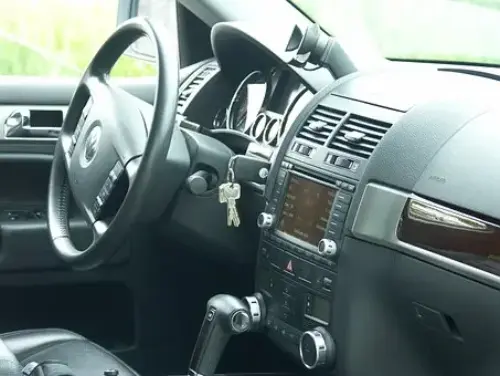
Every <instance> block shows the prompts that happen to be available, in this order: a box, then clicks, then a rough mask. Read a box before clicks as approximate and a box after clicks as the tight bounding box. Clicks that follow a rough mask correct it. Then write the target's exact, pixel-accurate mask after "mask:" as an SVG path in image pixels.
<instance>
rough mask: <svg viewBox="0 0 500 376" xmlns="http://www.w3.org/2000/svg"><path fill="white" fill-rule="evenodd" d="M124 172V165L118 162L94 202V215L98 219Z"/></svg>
mask: <svg viewBox="0 0 500 376" xmlns="http://www.w3.org/2000/svg"><path fill="white" fill-rule="evenodd" d="M123 171H124V168H123V165H122V163H121V162H120V161H118V162H116V164H115V166H114V167H113V168H112V170H111V171H110V172H109V175H108V177H107V178H106V180H105V182H104V184H103V186H102V188H101V190H100V192H99V194H98V195H97V197H96V199H95V201H94V204H93V206H92V214H93V215H94V217H96V218H97V217H98V216H99V215H100V214H101V209H102V207H103V206H104V204H105V203H106V200H107V199H108V198H109V196H110V195H111V192H112V191H113V188H114V187H115V184H116V182H117V181H118V179H119V177H120V176H121V174H122V173H123Z"/></svg>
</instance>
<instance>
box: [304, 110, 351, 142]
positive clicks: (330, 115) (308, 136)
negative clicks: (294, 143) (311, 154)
mask: <svg viewBox="0 0 500 376" xmlns="http://www.w3.org/2000/svg"><path fill="white" fill-rule="evenodd" d="M345 115H346V113H345V112H343V111H339V110H336V109H334V108H330V107H327V106H325V105H322V104H320V105H318V107H316V110H314V112H313V113H312V114H311V116H309V118H308V119H307V120H306V122H305V123H304V125H303V126H302V129H301V130H300V131H299V133H298V135H297V138H298V139H303V140H308V141H309V142H312V143H314V144H317V145H324V144H325V143H326V142H327V140H328V138H329V137H330V135H331V134H332V133H333V130H334V129H335V127H336V126H337V125H339V124H340V122H341V121H342V119H343V118H344V116H345Z"/></svg>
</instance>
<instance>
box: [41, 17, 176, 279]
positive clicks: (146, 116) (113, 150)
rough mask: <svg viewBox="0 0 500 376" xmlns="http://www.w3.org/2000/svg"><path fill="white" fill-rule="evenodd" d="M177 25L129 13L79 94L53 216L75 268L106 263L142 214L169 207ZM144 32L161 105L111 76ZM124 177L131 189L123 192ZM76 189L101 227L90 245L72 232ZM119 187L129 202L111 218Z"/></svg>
mask: <svg viewBox="0 0 500 376" xmlns="http://www.w3.org/2000/svg"><path fill="white" fill-rule="evenodd" d="M176 32H177V29H176V25H174V26H173V27H172V30H169V31H167V30H166V29H164V28H162V27H161V26H159V25H155V24H153V23H152V22H151V20H149V19H147V18H139V17H137V18H133V19H130V20H128V21H126V22H125V23H123V24H122V25H121V26H119V27H118V28H117V29H116V30H115V32H114V33H113V34H112V35H111V36H110V37H109V38H108V39H107V40H106V42H104V44H103V45H102V46H101V48H100V49H99V51H98V52H97V53H96V55H95V56H94V58H93V59H92V61H91V62H90V64H89V65H88V67H87V69H86V71H85V73H84V74H83V77H82V78H81V80H80V82H79V84H78V86H77V88H76V90H75V93H74V94H73V98H72V99H71V103H70V105H69V107H68V111H67V114H66V117H65V119H64V122H63V125H62V128H61V134H60V137H59V139H58V141H57V144H56V147H55V152H54V159H53V162H52V168H51V174H50V180H49V189H48V207H47V214H48V215H47V217H48V227H49V233H50V239H51V242H52V245H53V248H54V250H55V252H56V253H57V255H58V256H59V257H60V258H61V259H62V260H63V261H65V262H67V263H68V264H70V265H71V266H72V267H73V268H75V269H83V270H86V269H91V268H94V267H97V266H99V265H100V264H102V263H103V262H105V261H106V260H108V259H109V258H110V257H111V256H112V255H113V254H114V253H115V252H116V250H117V249H118V248H119V247H120V245H121V244H122V242H123V240H124V239H125V238H126V235H127V234H128V233H129V231H130V228H131V226H133V225H134V224H135V223H136V222H137V221H138V220H144V219H148V218H150V217H152V216H157V215H159V214H161V213H156V212H155V209H156V208H155V204H156V205H158V204H157V203H155V202H153V200H154V199H155V198H157V197H158V187H157V186H156V184H155V183H157V180H156V179H157V177H158V176H161V174H162V173H164V172H165V165H166V163H168V159H167V154H168V152H169V149H170V145H171V141H172V135H173V133H174V127H175V116H176V108H177V98H178V87H179V53H178V45H177V34H176ZM141 37H148V38H149V40H150V41H151V43H152V45H153V47H154V49H155V50H156V68H157V88H156V94H155V100H154V105H153V106H151V105H150V104H147V103H145V102H143V101H142V100H140V99H138V98H136V97H134V96H132V95H131V94H129V93H127V92H125V91H124V90H121V89H119V88H117V87H114V86H113V85H112V84H111V83H110V82H109V81H108V75H109V72H110V71H111V69H112V67H113V66H114V65H115V63H116V62H117V60H118V59H119V57H120V56H121V55H122V54H123V53H124V52H125V50H126V49H127V48H128V47H129V46H130V45H132V43H133V42H135V41H136V40H138V39H139V38H141ZM148 123H150V124H148ZM120 165H121V166H120ZM120 179H121V180H120ZM124 180H126V181H128V184H127V186H128V189H126V192H122V193H121V194H118V193H116V194H115V193H114V190H116V187H117V186H119V185H120V182H121V186H122V187H123V186H124V185H123V181H124ZM71 194H72V195H73V198H74V201H75V202H76V204H77V206H78V207H79V209H80V211H81V212H82V213H83V215H84V218H85V220H86V221H87V223H88V224H89V225H90V226H91V227H92V230H93V233H94V240H93V241H92V243H91V244H90V245H89V246H88V247H87V249H85V250H83V251H80V250H78V249H76V247H75V246H74V244H73V242H72V240H71V237H70V230H69V221H68V219H69V209H70V208H69V206H70V197H71ZM113 194H115V196H116V195H119V196H120V197H119V200H118V201H119V202H121V205H120V204H118V207H119V209H118V210H117V211H116V214H115V215H114V216H113V218H112V219H111V220H109V222H107V221H106V220H104V219H103V218H101V215H103V210H104V209H105V207H106V204H107V203H108V201H109V200H110V199H111V198H113ZM114 198H115V199H116V197H114ZM164 204H165V206H166V205H167V203H164ZM162 207H164V206H162Z"/></svg>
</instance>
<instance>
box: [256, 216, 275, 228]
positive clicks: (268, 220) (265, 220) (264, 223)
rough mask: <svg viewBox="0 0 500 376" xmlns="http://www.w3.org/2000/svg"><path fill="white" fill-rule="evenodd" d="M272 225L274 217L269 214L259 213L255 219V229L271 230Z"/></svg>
mask: <svg viewBox="0 0 500 376" xmlns="http://www.w3.org/2000/svg"><path fill="white" fill-rule="evenodd" d="M273 224H274V215H272V214H270V213H260V214H259V216H258V217H257V227H259V228H271V227H272V225H273Z"/></svg>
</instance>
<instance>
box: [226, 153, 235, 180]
mask: <svg viewBox="0 0 500 376" xmlns="http://www.w3.org/2000/svg"><path fill="white" fill-rule="evenodd" d="M235 161H236V155H233V156H232V157H231V158H230V159H229V163H228V170H227V181H228V182H229V183H231V187H232V186H233V184H234V180H235V176H234V163H235Z"/></svg>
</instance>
